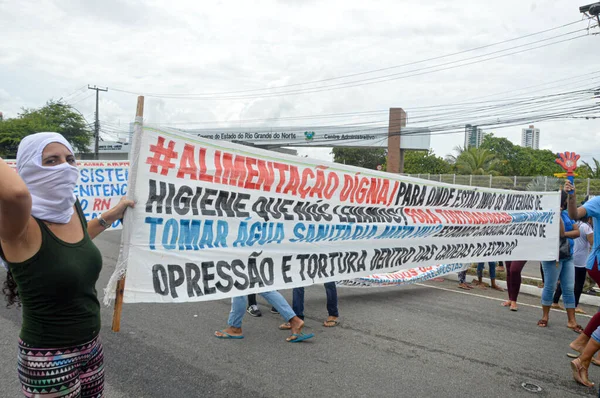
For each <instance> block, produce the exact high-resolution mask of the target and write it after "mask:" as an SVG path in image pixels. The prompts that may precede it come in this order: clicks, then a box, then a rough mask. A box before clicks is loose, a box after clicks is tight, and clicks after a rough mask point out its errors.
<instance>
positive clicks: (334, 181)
mask: <svg viewBox="0 0 600 398" xmlns="http://www.w3.org/2000/svg"><path fill="white" fill-rule="evenodd" d="M339 186H340V177H339V176H338V175H337V174H336V173H329V175H328V176H327V186H326V187H325V189H324V190H323V194H324V195H325V199H331V198H332V197H333V194H334V193H335V192H336V191H337V189H338V187H339ZM328 188H329V189H328Z"/></svg>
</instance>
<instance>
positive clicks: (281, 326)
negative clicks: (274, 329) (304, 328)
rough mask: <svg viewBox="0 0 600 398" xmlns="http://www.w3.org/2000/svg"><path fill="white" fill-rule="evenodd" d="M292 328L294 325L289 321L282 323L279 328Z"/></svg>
mask: <svg viewBox="0 0 600 398" xmlns="http://www.w3.org/2000/svg"><path fill="white" fill-rule="evenodd" d="M291 328H292V325H290V323H289V322H286V323H282V324H281V325H279V330H290V329H291Z"/></svg>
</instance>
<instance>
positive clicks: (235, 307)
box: [215, 296, 248, 338]
mask: <svg viewBox="0 0 600 398" xmlns="http://www.w3.org/2000/svg"><path fill="white" fill-rule="evenodd" d="M247 302H248V300H246V296H237V297H233V298H232V299H231V311H230V312H229V319H228V320H227V324H228V325H229V326H228V327H227V328H225V329H223V330H221V331H218V332H215V336H216V337H219V338H230V337H231V336H242V321H243V320H244V314H245V313H246V304H247ZM228 336H229V337H228Z"/></svg>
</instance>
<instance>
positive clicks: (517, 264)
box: [506, 261, 527, 311]
mask: <svg viewBox="0 0 600 398" xmlns="http://www.w3.org/2000/svg"><path fill="white" fill-rule="evenodd" d="M525 263H527V261H511V262H510V263H508V264H507V266H506V272H507V274H506V275H507V277H506V280H507V283H509V290H508V299H509V300H510V301H511V305H510V309H511V310H513V311H516V310H517V298H518V297H519V292H520V291H521V271H523V267H524V266H525ZM509 270H510V271H509ZM509 273H510V277H509V276H508V275H509Z"/></svg>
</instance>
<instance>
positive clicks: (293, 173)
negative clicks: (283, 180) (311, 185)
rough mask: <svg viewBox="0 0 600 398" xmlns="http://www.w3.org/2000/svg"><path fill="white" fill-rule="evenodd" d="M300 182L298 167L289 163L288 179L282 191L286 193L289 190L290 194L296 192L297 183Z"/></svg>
mask: <svg viewBox="0 0 600 398" xmlns="http://www.w3.org/2000/svg"><path fill="white" fill-rule="evenodd" d="M299 184H300V175H299V174H298V168H297V167H296V166H292V165H290V181H289V182H288V184H287V185H286V186H285V188H284V189H283V193H284V194H286V193H288V192H291V194H292V195H297V194H298V185H299Z"/></svg>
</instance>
